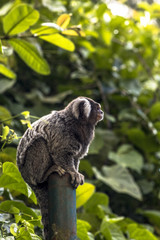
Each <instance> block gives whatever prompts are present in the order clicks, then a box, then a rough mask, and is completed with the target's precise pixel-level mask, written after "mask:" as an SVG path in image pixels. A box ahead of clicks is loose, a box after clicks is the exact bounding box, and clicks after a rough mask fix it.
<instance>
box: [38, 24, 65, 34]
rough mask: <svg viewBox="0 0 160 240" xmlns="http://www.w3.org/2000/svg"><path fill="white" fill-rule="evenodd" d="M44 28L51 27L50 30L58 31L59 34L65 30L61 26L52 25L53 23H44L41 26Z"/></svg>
mask: <svg viewBox="0 0 160 240" xmlns="http://www.w3.org/2000/svg"><path fill="white" fill-rule="evenodd" d="M41 25H42V26H44V27H49V28H53V29H55V30H57V32H62V31H63V28H61V27H60V26H59V25H57V24H55V23H52V22H48V23H42V24H41Z"/></svg>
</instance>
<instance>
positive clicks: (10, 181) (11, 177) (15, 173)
mask: <svg viewBox="0 0 160 240" xmlns="http://www.w3.org/2000/svg"><path fill="white" fill-rule="evenodd" d="M0 187H4V188H5V189H10V190H11V191H12V190H14V191H18V192H19V193H22V194H24V195H26V196H27V197H28V198H30V199H32V201H33V202H34V203H37V199H36V196H35V194H34V192H33V191H32V190H31V188H30V187H29V186H28V185H27V184H26V183H25V181H24V180H23V178H22V176H21V174H20V172H19V170H18V168H17V167H16V166H15V165H14V164H13V163H11V162H5V163H4V164H3V174H2V175H1V177H0Z"/></svg>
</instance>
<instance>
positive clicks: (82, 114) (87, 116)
mask: <svg viewBox="0 0 160 240" xmlns="http://www.w3.org/2000/svg"><path fill="white" fill-rule="evenodd" d="M67 108H70V109H71V112H72V115H73V116H74V117H75V118H76V119H77V120H80V121H82V122H85V123H91V124H92V125H96V124H97V123H98V122H99V121H101V120H102V119H103V111H102V110H101V105H100V104H99V103H97V102H95V101H94V100H92V99H90V98H87V97H78V98H76V99H74V100H73V101H72V102H71V103H70V104H69V105H68V106H67Z"/></svg>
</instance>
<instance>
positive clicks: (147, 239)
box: [127, 223, 158, 240]
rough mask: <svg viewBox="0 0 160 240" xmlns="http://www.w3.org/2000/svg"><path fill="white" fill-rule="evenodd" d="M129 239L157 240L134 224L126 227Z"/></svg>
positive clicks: (146, 230)
mask: <svg viewBox="0 0 160 240" xmlns="http://www.w3.org/2000/svg"><path fill="white" fill-rule="evenodd" d="M127 232H128V233H129V238H130V239H134V240H158V239H157V238H156V237H155V236H154V235H153V234H152V233H151V232H150V231H149V230H148V229H145V228H144V227H142V226H139V225H138V224H136V223H133V224H129V226H128V227H127Z"/></svg>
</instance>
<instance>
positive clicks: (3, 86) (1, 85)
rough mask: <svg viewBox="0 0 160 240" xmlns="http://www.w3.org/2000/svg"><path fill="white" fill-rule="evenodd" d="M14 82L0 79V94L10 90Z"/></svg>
mask: <svg viewBox="0 0 160 240" xmlns="http://www.w3.org/2000/svg"><path fill="white" fill-rule="evenodd" d="M15 82H16V81H15V80H8V79H0V94H2V93H4V92H6V91H7V90H8V89H10V88H12V87H13V85H14V84H15Z"/></svg>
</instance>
